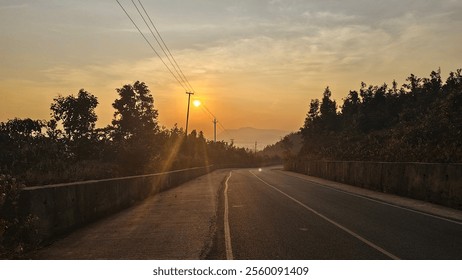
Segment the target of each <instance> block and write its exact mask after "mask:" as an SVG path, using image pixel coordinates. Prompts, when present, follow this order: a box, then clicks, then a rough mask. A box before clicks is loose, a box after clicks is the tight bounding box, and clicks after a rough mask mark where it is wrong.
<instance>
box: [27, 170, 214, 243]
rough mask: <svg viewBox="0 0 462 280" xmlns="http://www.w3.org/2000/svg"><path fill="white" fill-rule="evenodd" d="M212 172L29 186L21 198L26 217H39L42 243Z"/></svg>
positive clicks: (180, 171) (189, 172)
mask: <svg viewBox="0 0 462 280" xmlns="http://www.w3.org/2000/svg"><path fill="white" fill-rule="evenodd" d="M211 170H212V166H206V167H197V168H189V169H183V170H176V171H171V172H165V173H158V174H149V175H141V176H130V177H123V178H114V179H105V180H95V181H85V182H76V183H68V184H57V185H48V186H38V187H28V188H25V189H23V191H22V192H21V197H20V209H21V210H22V211H24V214H26V215H27V214H32V215H35V216H36V217H38V218H39V220H38V223H39V224H38V231H39V238H40V239H41V240H45V239H49V238H51V237H53V236H56V235H60V234H63V233H66V232H69V231H70V230H72V229H75V228H77V227H79V226H82V225H84V224H87V223H89V222H92V221H95V220H97V219H99V218H102V217H104V216H107V215H109V214H112V213H115V212H117V211H120V210H122V209H124V208H127V207H129V206H131V205H133V204H134V203H136V202H139V201H142V200H144V199H145V198H147V197H148V196H151V195H154V194H157V193H159V192H161V191H163V190H166V189H169V188H171V187H175V186H178V185H180V184H182V183H184V182H186V181H189V180H191V179H193V178H196V177H199V176H202V175H204V174H206V173H208V172H210V171H211Z"/></svg>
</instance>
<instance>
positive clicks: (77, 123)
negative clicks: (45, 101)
mask: <svg viewBox="0 0 462 280" xmlns="http://www.w3.org/2000/svg"><path fill="white" fill-rule="evenodd" d="M53 101H54V102H53V103H52V104H51V107H50V109H51V116H52V118H53V119H54V120H55V121H57V122H59V121H62V124H63V127H64V132H65V137H66V138H67V139H68V140H70V141H78V140H79V139H81V138H89V137H90V133H91V132H92V131H93V130H94V128H95V124H96V121H97V120H98V117H97V116H96V113H95V108H96V106H97V105H98V99H97V98H96V96H94V95H92V94H91V93H89V92H87V91H85V90H84V89H81V90H80V91H79V93H78V95H77V97H75V96H74V95H69V96H66V97H63V96H58V97H57V98H54V99H53Z"/></svg>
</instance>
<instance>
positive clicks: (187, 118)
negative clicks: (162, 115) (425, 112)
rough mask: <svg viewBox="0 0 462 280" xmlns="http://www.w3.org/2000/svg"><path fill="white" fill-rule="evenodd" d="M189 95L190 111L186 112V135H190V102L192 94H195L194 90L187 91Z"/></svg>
mask: <svg viewBox="0 0 462 280" xmlns="http://www.w3.org/2000/svg"><path fill="white" fill-rule="evenodd" d="M186 94H187V95H188V112H187V113H186V136H188V123H189V104H190V103H191V94H192V95H194V92H186Z"/></svg>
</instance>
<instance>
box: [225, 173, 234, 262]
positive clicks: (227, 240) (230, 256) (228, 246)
mask: <svg viewBox="0 0 462 280" xmlns="http://www.w3.org/2000/svg"><path fill="white" fill-rule="evenodd" d="M231 174H232V171H230V172H229V175H228V178H226V181H225V190H224V196H225V213H224V218H223V220H224V228H225V247H226V259H227V260H232V259H233V248H232V246H231V231H230V229H229V218H228V216H229V210H228V209H229V206H228V187H229V186H228V181H229V178H231Z"/></svg>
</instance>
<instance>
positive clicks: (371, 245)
mask: <svg viewBox="0 0 462 280" xmlns="http://www.w3.org/2000/svg"><path fill="white" fill-rule="evenodd" d="M249 172H250V173H251V174H252V175H253V176H255V177H256V178H257V179H258V180H260V181H262V182H263V183H264V184H265V185H267V186H269V187H271V188H273V189H274V190H276V191H278V192H279V193H281V194H282V195H284V196H286V197H287V198H289V199H291V200H292V201H294V202H295V203H297V204H298V205H300V206H302V207H303V208H305V209H306V210H308V211H310V212H312V213H314V214H316V215H317V216H319V217H321V218H323V219H324V220H326V221H328V222H329V223H331V224H333V225H335V226H337V227H338V228H340V229H342V230H343V231H345V232H347V233H348V234H350V235H352V236H353V237H355V238H357V239H359V240H360V241H362V242H364V243H366V244H367V245H369V246H370V247H372V248H374V249H376V250H377V251H379V252H380V253H382V254H384V255H386V256H388V257H389V258H391V259H393V260H399V259H400V258H398V257H397V256H395V255H393V254H392V253H390V252H388V251H387V250H385V249H383V248H382V247H380V246H378V245H375V244H374V243H372V242H371V241H369V240H367V239H365V238H364V237H362V236H360V235H359V234H357V233H355V232H353V231H351V230H349V229H348V228H346V227H344V226H342V225H341V224H339V223H337V222H335V221H334V220H331V219H329V218H328V217H326V216H324V215H323V214H321V213H319V212H318V211H316V210H314V209H312V208H311V207H309V206H307V205H306V204H304V203H303V202H300V201H299V200H297V199H295V198H293V197H292V196H290V195H288V194H286V193H285V192H283V191H281V190H280V189H278V188H276V187H275V186H273V185H271V184H269V183H267V182H266V181H264V180H263V179H261V178H260V177H258V176H257V175H255V173H253V172H252V171H250V170H249Z"/></svg>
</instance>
